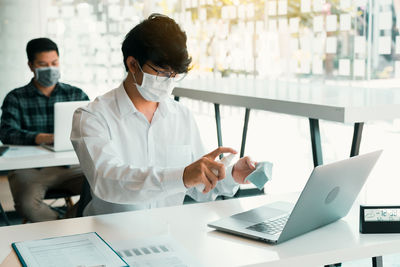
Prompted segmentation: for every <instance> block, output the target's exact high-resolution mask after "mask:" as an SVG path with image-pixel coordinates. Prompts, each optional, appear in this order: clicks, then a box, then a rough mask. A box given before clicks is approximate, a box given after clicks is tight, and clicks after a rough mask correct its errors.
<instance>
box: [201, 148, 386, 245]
mask: <svg viewBox="0 0 400 267" xmlns="http://www.w3.org/2000/svg"><path fill="white" fill-rule="evenodd" d="M381 153H382V150H379V151H375V152H371V153H368V154H364V155H360V156H355V157H352V158H349V159H346V160H342V161H338V162H335V163H332V164H327V165H321V166H317V167H316V168H314V170H313V171H312V173H311V175H310V178H309V179H308V181H307V184H306V185H305V187H304V189H303V191H302V192H301V194H300V197H299V198H298V200H297V203H296V204H294V205H293V204H291V203H287V202H274V203H271V204H268V205H264V206H261V207H259V208H255V209H252V210H249V211H246V212H242V213H239V214H235V215H232V216H230V217H227V218H223V219H220V220H217V221H215V222H211V223H209V224H208V226H209V227H211V228H215V229H217V230H220V231H224V232H228V233H232V234H236V235H240V236H245V237H248V238H252V239H257V240H261V241H264V242H267V243H272V244H277V243H281V242H284V241H286V240H289V239H291V238H294V237H296V236H299V235H302V234H305V233H307V232H310V231H312V230H314V229H317V228H319V227H322V226H324V225H327V224H329V223H332V222H334V221H336V220H338V219H340V218H342V217H344V216H346V215H347V213H348V212H349V210H350V208H351V206H352V205H353V203H354V201H355V200H356V198H357V196H358V194H359V192H360V191H361V189H362V187H363V185H364V184H365V181H366V180H367V177H368V176H369V174H370V172H371V170H372V168H373V167H374V165H375V163H376V161H377V160H378V158H379V156H380V155H381Z"/></svg>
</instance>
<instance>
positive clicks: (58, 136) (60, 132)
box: [53, 101, 89, 151]
mask: <svg viewBox="0 0 400 267" xmlns="http://www.w3.org/2000/svg"><path fill="white" fill-rule="evenodd" d="M88 103H89V101H69V102H57V103H55V104H54V146H53V149H54V151H64V150H73V147H72V144H71V141H70V138H69V137H70V134H71V128H72V117H73V115H74V112H75V110H76V109H77V108H79V107H82V106H85V105H87V104H88Z"/></svg>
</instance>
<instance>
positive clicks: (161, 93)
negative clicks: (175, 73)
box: [133, 66, 175, 102]
mask: <svg viewBox="0 0 400 267" xmlns="http://www.w3.org/2000/svg"><path fill="white" fill-rule="evenodd" d="M139 68H140V66H139ZM140 70H141V71H142V73H143V79H142V85H139V84H138V83H137V82H136V78H135V75H133V79H135V85H136V88H137V89H138V91H139V93H140V94H141V95H142V97H143V98H144V99H146V100H147V101H151V102H161V101H163V100H164V99H166V98H167V97H168V96H170V95H171V93H172V90H173V89H174V87H175V80H174V78H172V77H171V78H169V79H167V80H157V75H151V74H148V73H146V72H144V71H143V70H142V68H140Z"/></svg>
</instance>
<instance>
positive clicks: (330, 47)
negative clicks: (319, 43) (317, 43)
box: [326, 36, 337, 54]
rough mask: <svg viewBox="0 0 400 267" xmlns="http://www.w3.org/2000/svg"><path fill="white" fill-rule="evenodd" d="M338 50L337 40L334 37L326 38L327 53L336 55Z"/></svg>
mask: <svg viewBox="0 0 400 267" xmlns="http://www.w3.org/2000/svg"><path fill="white" fill-rule="evenodd" d="M336 49H337V39H336V37H334V36H329V37H328V38H326V53H328V54H336Z"/></svg>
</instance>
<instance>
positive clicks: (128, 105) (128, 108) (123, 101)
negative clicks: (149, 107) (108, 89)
mask: <svg viewBox="0 0 400 267" xmlns="http://www.w3.org/2000/svg"><path fill="white" fill-rule="evenodd" d="M116 94H117V96H116V97H117V105H118V108H119V112H120V114H121V116H125V115H127V114H130V113H136V112H139V111H138V110H137V109H136V107H135V105H134V104H133V103H132V101H131V100H130V98H129V96H128V94H127V93H126V91H125V88H124V83H121V85H120V86H119V87H118V88H117V91H116Z"/></svg>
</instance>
